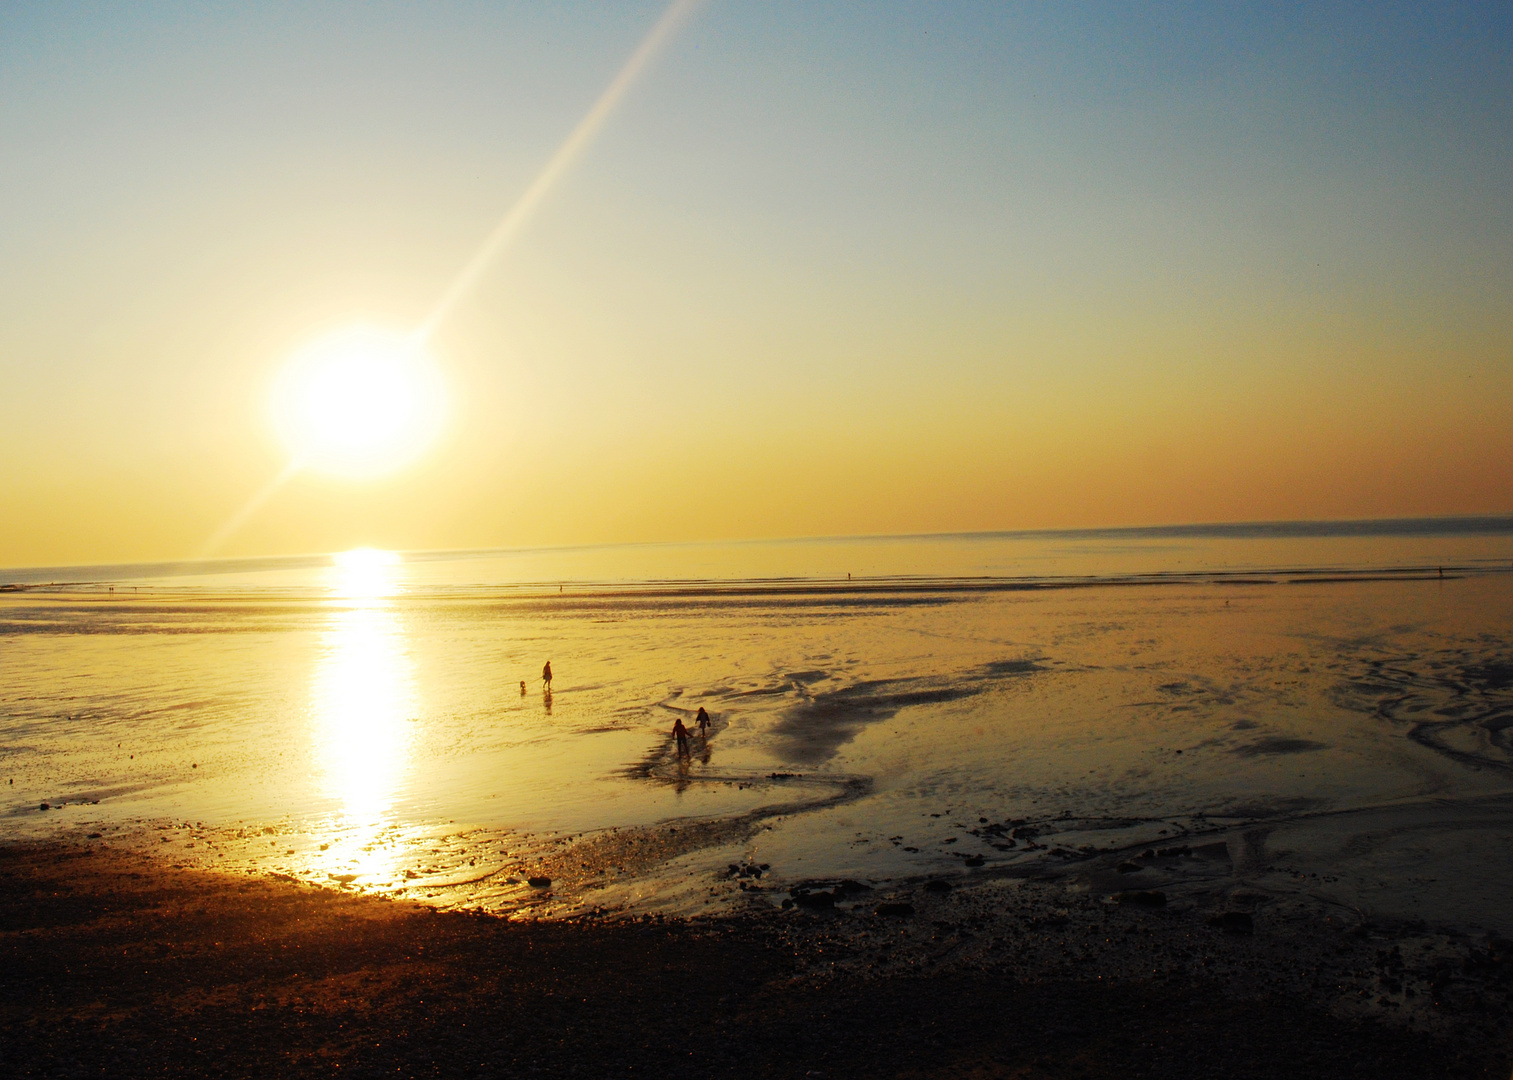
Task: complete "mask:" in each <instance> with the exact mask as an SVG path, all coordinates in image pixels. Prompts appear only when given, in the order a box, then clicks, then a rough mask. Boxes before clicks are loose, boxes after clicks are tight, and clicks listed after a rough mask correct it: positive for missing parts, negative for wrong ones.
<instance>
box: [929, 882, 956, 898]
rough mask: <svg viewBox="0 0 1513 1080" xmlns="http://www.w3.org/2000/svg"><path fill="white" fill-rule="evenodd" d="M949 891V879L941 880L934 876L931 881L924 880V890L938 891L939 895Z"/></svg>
mask: <svg viewBox="0 0 1513 1080" xmlns="http://www.w3.org/2000/svg"><path fill="white" fill-rule="evenodd" d="M950 891H951V883H950V882H949V881H941V880H940V879H939V878H936V879H934V880H933V881H927V882H925V892H928V893H939V894H940V895H942V896H944V895H945V894H946V893H948V892H950Z"/></svg>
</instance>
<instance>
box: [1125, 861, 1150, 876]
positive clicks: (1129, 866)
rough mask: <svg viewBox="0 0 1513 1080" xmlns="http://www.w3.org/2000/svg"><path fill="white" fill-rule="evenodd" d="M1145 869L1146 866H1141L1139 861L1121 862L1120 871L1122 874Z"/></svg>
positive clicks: (1134, 872) (1136, 872) (1135, 872)
mask: <svg viewBox="0 0 1513 1080" xmlns="http://www.w3.org/2000/svg"><path fill="white" fill-rule="evenodd" d="M1144 869H1145V867H1143V866H1141V865H1140V864H1139V863H1132V862H1122V863H1120V864H1119V872H1120V873H1121V874H1138V873H1140V871H1142V870H1144Z"/></svg>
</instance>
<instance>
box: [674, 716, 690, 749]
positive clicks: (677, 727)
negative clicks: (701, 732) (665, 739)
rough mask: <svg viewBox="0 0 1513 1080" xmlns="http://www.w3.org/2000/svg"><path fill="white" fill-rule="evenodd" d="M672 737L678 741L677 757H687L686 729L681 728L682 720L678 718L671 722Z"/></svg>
mask: <svg viewBox="0 0 1513 1080" xmlns="http://www.w3.org/2000/svg"><path fill="white" fill-rule="evenodd" d="M672 737H673V738H674V739H677V740H678V757H680V758H686V757H687V756H688V729H687V728H686V727H684V726H683V718H682V717H681V716H680V717H678V718H677V719H676V720H674V721H673V725H672Z"/></svg>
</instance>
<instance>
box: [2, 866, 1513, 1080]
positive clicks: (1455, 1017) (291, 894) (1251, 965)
mask: <svg viewBox="0 0 1513 1080" xmlns="http://www.w3.org/2000/svg"><path fill="white" fill-rule="evenodd" d="M1047 895H1049V894H1047ZM957 899H959V898H953V897H952V896H951V895H950V894H949V893H947V894H943V895H941V896H939V897H935V898H933V900H932V902H934V901H938V903H937V905H936V906H935V907H933V908H927V907H926V902H925V901H924V900H921V902H920V906H919V908H918V909H917V910H916V911H915V912H914V913H913V914H912V915H903V914H897V913H895V914H886V915H878V914H875V913H871V914H865V915H864V914H861V913H858V912H853V913H850V914H849V915H848V914H845V913H841V914H837V913H836V912H834V911H833V910H822V909H820V908H812V909H811V908H796V909H790V910H788V911H786V912H781V911H780V912H774V913H772V914H769V915H765V916H758V915H755V914H747V915H744V916H726V917H722V918H719V919H693V920H684V919H658V918H640V919H629V920H618V921H604V920H577V921H553V922H528V923H522V922H509V921H506V920H503V919H499V918H495V917H489V916H478V915H465V914H461V913H448V912H438V911H436V910H435V909H432V908H426V907H422V906H419V905H414V904H408V903H402V902H394V901H388V900H382V899H375V898H372V897H366V896H357V895H350V894H343V893H339V892H334V891H331V890H326V889H319V888H313V887H310V886H307V885H302V884H299V883H295V882H291V881H285V880H279V879H270V878H267V877H261V876H247V875H225V874H216V873H209V872H203V871H187V870H174V869H172V868H169V867H166V866H165V865H164V864H162V863H161V862H159V861H155V860H153V859H151V858H149V857H147V856H142V855H136V854H132V853H126V852H120V851H116V850H114V849H111V848H108V847H104V846H101V845H99V844H92V845H58V844H51V845H47V844H43V845H28V844H10V845H7V846H5V847H4V848H0V957H3V966H4V971H5V973H6V976H5V980H4V992H3V998H0V1031H3V1033H4V1038H3V1041H0V1047H3V1049H0V1054H3V1061H0V1065H3V1067H4V1069H5V1071H6V1074H7V1075H12V1076H27V1077H31V1076H37V1077H41V1076H47V1077H69V1076H172V1075H227V1076H270V1075H277V1076H375V1077H376V1076H464V1075H466V1076H531V1075H544V1076H610V1075H624V1076H636V1075H667V1076H711V1075H741V1076H748V1075H763V1076H795V1077H798V1076H814V1075H824V1076H833V1077H853V1076H855V1077H863V1076H865V1077H874V1076H896V1077H927V1076H981V1077H1062V1076H1078V1077H1140V1076H1151V1077H1155V1076H1162V1077H1179V1078H1180V1077H1272V1076H1280V1075H1298V1076H1314V1077H1337V1076H1338V1077H1347V1076H1348V1077H1420V1076H1422V1077H1431V1076H1434V1077H1457V1076H1466V1077H1471V1076H1476V1077H1493V1076H1495V1077H1498V1078H1502V1077H1505V1076H1506V1075H1507V1073H1508V1068H1509V1063H1510V1057H1509V1052H1510V1046H1509V1040H1508V1034H1507V1031H1506V1028H1505V1025H1504V1023H1503V1021H1504V1019H1505V1016H1506V1012H1505V1008H1506V997H1505V996H1503V997H1501V998H1498V997H1496V995H1498V994H1503V995H1505V994H1506V990H1507V986H1508V974H1509V969H1510V967H1513V956H1510V955H1509V954H1508V953H1506V952H1500V951H1497V950H1496V949H1493V950H1487V949H1485V948H1482V949H1477V948H1471V949H1469V950H1467V951H1465V953H1464V955H1463V956H1462V957H1461V958H1460V960H1459V963H1457V964H1456V965H1455V972H1454V975H1453V976H1448V975H1447V976H1446V978H1445V980H1444V994H1445V1000H1444V1002H1443V1004H1442V1006H1441V1008H1442V1011H1443V1012H1444V1013H1445V1020H1446V1022H1447V1024H1448V1025H1449V1026H1447V1027H1444V1028H1443V1029H1442V1030H1440V1031H1437V1032H1436V1031H1414V1030H1412V1029H1410V1028H1405V1027H1403V1026H1395V1027H1394V1026H1387V1025H1383V1024H1380V1023H1377V1022H1372V1021H1363V1020H1359V1019H1355V1018H1352V1017H1349V1016H1341V1015H1338V1014H1337V1013H1332V1012H1331V1011H1330V1010H1329V1009H1327V1008H1321V1007H1319V1005H1318V1004H1317V1003H1316V1002H1315V1001H1311V1000H1308V999H1307V998H1306V997H1301V996H1299V995H1297V994H1295V993H1293V992H1291V989H1290V987H1288V986H1286V985H1283V984H1281V983H1273V982H1269V981H1268V979H1267V978H1266V977H1265V975H1264V973H1263V974H1262V975H1261V977H1259V978H1255V977H1253V978H1250V979H1235V978H1233V977H1232V976H1230V975H1228V974H1218V975H1213V976H1208V977H1205V976H1203V975H1202V974H1201V971H1202V968H1201V967H1200V968H1198V969H1197V972H1196V973H1195V972H1193V971H1187V970H1183V969H1182V965H1180V964H1177V963H1176V962H1175V961H1177V959H1178V958H1179V954H1180V953H1181V952H1182V949H1181V948H1179V946H1182V945H1185V946H1186V949H1187V950H1188V951H1191V950H1193V949H1194V948H1195V947H1196V948H1197V950H1198V951H1199V952H1201V953H1207V954H1210V955H1211V957H1212V963H1213V964H1214V966H1215V968H1216V969H1222V968H1223V967H1225V966H1226V964H1229V965H1233V963H1234V960H1235V957H1234V956H1233V955H1230V956H1229V958H1228V960H1226V959H1225V957H1226V953H1231V954H1232V953H1233V950H1234V949H1235V948H1237V947H1238V948H1244V947H1246V946H1248V945H1250V944H1253V942H1254V941H1255V938H1254V937H1247V936H1245V935H1238V934H1234V933H1229V932H1226V931H1223V930H1221V929H1218V928H1208V929H1207V930H1206V931H1203V932H1204V933H1206V934H1208V936H1207V937H1206V938H1205V939H1204V940H1203V941H1201V942H1196V943H1195V942H1194V934H1195V933H1198V932H1199V931H1200V928H1199V927H1196V926H1193V925H1183V926H1178V927H1176V928H1175V930H1174V929H1173V928H1172V927H1170V926H1165V927H1163V925H1162V923H1161V919H1162V915H1163V913H1162V912H1159V911H1156V910H1137V909H1138V908H1139V905H1125V906H1120V907H1117V908H1114V909H1110V910H1109V911H1108V912H1106V913H1103V914H1101V915H1100V920H1101V921H1100V923H1099V925H1098V934H1097V935H1096V936H1098V937H1101V938H1106V939H1110V940H1113V939H1118V940H1119V942H1120V944H1119V946H1118V949H1117V952H1118V953H1119V954H1120V955H1123V956H1134V955H1141V956H1142V960H1141V965H1140V966H1142V967H1143V966H1146V965H1148V966H1149V970H1148V971H1145V972H1142V971H1140V970H1138V969H1137V970H1134V971H1130V972H1128V973H1126V974H1118V975H1115V974H1112V969H1111V968H1110V967H1108V966H1107V965H1106V964H1105V963H1104V962H1103V961H1102V960H1100V958H1099V957H1098V956H1096V955H1093V954H1092V953H1091V952H1090V946H1091V945H1092V937H1091V936H1090V935H1088V934H1087V933H1086V932H1085V930H1086V927H1084V926H1081V925H1080V924H1081V923H1083V922H1084V921H1086V919H1087V918H1088V916H1087V913H1086V912H1083V911H1081V910H1079V909H1077V907H1076V905H1075V904H1074V905H1073V907H1072V909H1071V910H1068V909H1066V908H1065V906H1062V907H1060V908H1059V909H1058V908H1057V907H1055V906H1050V905H1044V904H1040V903H1039V902H1032V901H1030V900H1025V902H1024V903H1022V904H1019V905H1017V906H1016V905H1015V904H1012V903H1010V904H1005V903H1002V902H999V903H998V904H997V907H998V908H999V909H1001V913H1002V914H1005V915H1007V916H1027V917H1028V918H1027V920H1026V921H1025V922H1024V924H1023V925H1022V926H1021V928H1020V932H1019V935H1018V937H1019V939H1020V941H1019V944H1018V945H1017V946H1016V947H1014V948H1011V949H1010V950H1009V951H1008V952H1006V953H1005V954H1004V955H1003V956H1001V957H1000V958H999V959H998V960H997V961H989V960H984V959H981V958H979V959H978V960H977V961H975V962H973V963H966V964H963V963H955V964H953V963H952V962H951V961H950V959H949V955H950V954H951V953H952V952H953V951H956V952H959V951H960V944H961V942H962V941H963V939H968V938H970V937H971V936H972V932H973V931H972V927H973V926H977V927H985V926H987V922H986V921H985V920H984V919H983V917H982V916H983V911H982V910H980V907H981V905H980V903H977V902H972V903H968V904H967V905H966V906H963V907H955V906H953V905H954V904H956V901H957ZM980 899H981V898H979V900H980ZM1153 919H1154V921H1152V920H1153ZM864 924H865V925H864ZM901 932H902V934H904V935H905V936H908V935H913V937H912V938H911V942H912V943H911V945H910V946H909V947H910V948H914V947H917V946H918V944H919V939H922V938H927V939H929V942H928V943H929V945H930V946H931V954H932V955H934V957H935V959H934V961H933V962H924V961H922V962H920V963H916V964H912V965H908V966H906V967H905V968H904V969H902V970H898V971H893V972H882V971H876V970H875V971H872V972H871V973H868V972H865V971H859V970H856V962H858V961H863V962H865V961H867V958H869V957H870V958H871V960H872V961H878V960H882V959H884V958H886V957H887V956H889V955H890V954H891V953H893V952H894V951H895V950H894V949H892V948H891V947H890V946H889V944H888V941H889V939H891V938H893V937H895V936H899V935H900V933H901ZM868 938H872V939H874V940H870V941H869V940H867V939H868ZM1131 939H1138V940H1131ZM1345 942H1354V943H1355V945H1356V959H1357V960H1358V961H1359V962H1362V963H1366V964H1368V966H1369V960H1368V958H1369V957H1370V956H1372V955H1373V954H1374V953H1376V952H1386V953H1387V955H1388V956H1389V957H1390V956H1391V954H1392V950H1391V949H1383V948H1382V946H1383V945H1384V944H1386V939H1385V938H1383V937H1382V936H1381V932H1380V931H1375V930H1368V931H1367V932H1366V933H1365V934H1364V935H1362V934H1360V933H1359V928H1352V934H1340V935H1336V936H1335V938H1332V939H1331V940H1330V942H1329V945H1330V947H1331V948H1334V949H1338V948H1339V947H1340V946H1341V944H1342V943H1345ZM1275 944H1276V943H1275V942H1274V943H1273V945H1274V946H1275ZM1298 944H1301V945H1303V947H1304V948H1303V952H1302V953H1301V954H1299V955H1298V956H1297V958H1296V959H1297V960H1298V961H1300V962H1307V961H1308V960H1309V959H1310V958H1311V954H1312V953H1313V952H1314V951H1318V950H1316V948H1315V946H1314V945H1313V944H1311V943H1309V942H1307V941H1304V940H1303V939H1299V942H1298ZM1398 951H1400V950H1398ZM1241 959H1242V961H1243V963H1242V966H1243V967H1245V968H1247V969H1249V970H1251V971H1252V972H1254V971H1256V969H1257V968H1258V965H1257V964H1256V963H1255V961H1254V958H1249V959H1246V958H1244V957H1242V958H1241ZM1387 966H1388V967H1390V966H1391V965H1390V963H1389V964H1388V965H1387ZM1452 983H1456V984H1459V985H1458V986H1452Z"/></svg>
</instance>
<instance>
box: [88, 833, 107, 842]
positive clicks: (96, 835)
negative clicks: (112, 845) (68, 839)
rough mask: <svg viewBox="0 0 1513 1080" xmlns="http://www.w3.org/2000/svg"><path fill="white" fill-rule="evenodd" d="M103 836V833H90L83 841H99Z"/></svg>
mask: <svg viewBox="0 0 1513 1080" xmlns="http://www.w3.org/2000/svg"><path fill="white" fill-rule="evenodd" d="M104 835H105V834H104V833H97V832H92V833H90V834H89V835H88V836H86V837H85V838H84V839H86V840H99V839H101V838H103V837H104Z"/></svg>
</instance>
